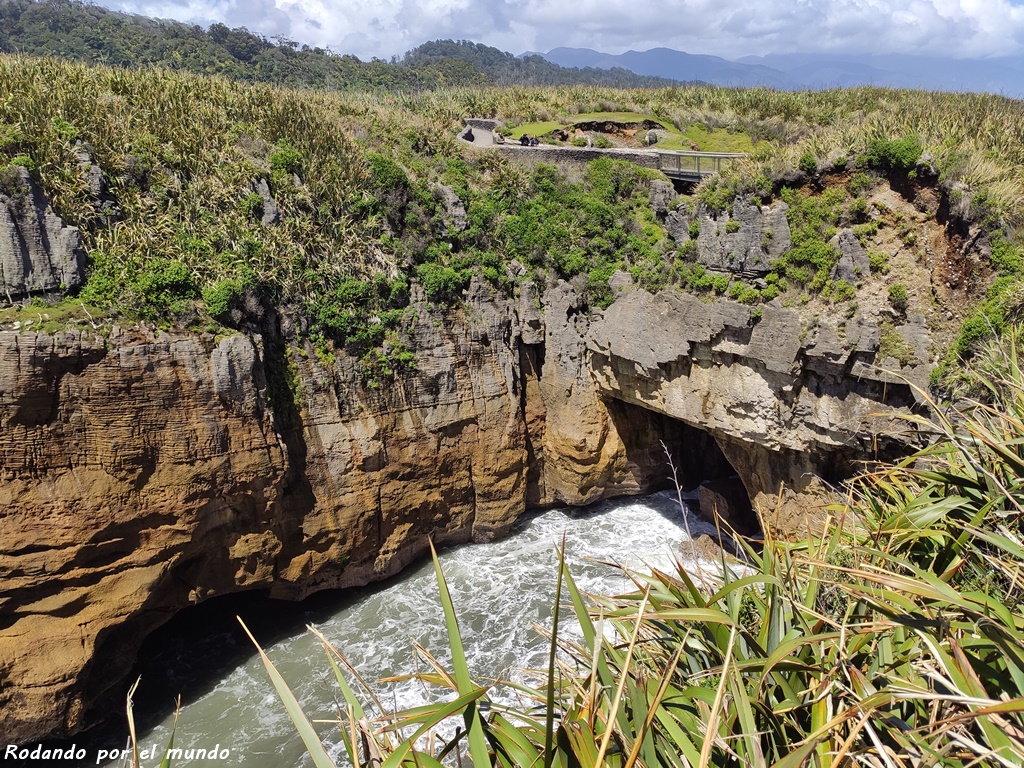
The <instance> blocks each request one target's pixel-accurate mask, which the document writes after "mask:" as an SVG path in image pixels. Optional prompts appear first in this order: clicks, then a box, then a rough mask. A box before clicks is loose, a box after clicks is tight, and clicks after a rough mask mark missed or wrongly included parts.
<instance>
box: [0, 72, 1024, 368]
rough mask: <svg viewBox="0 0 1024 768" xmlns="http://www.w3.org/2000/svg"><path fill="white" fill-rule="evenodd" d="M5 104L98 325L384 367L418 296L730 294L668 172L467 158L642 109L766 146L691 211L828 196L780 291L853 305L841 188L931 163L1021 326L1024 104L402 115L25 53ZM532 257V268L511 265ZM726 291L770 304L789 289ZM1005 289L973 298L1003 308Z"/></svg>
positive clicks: (5, 116) (929, 101)
mask: <svg viewBox="0 0 1024 768" xmlns="http://www.w3.org/2000/svg"><path fill="white" fill-rule="evenodd" d="M0 88H2V90H3V92H4V93H5V94H7V95H8V96H7V98H6V99H5V100H4V101H3V102H2V103H0V166H2V165H6V164H20V165H27V166H28V167H29V168H30V170H31V173H32V175H33V177H34V178H35V179H36V180H37V181H38V182H39V183H40V184H41V186H42V188H43V190H44V192H45V193H46V194H47V196H48V197H49V199H50V200H51V201H52V204H53V206H54V208H55V210H56V211H57V212H58V213H59V214H60V215H61V216H63V217H64V218H65V219H66V220H67V221H68V222H69V223H71V224H74V225H77V226H79V227H81V228H82V230H83V235H84V240H85V246H86V248H87V251H88V253H89V267H88V279H87V282H86V285H85V287H84V288H83V290H82V291H81V293H80V296H79V298H80V299H81V300H84V301H86V302H87V303H88V305H89V306H91V307H95V308H96V309H94V310H93V313H94V314H95V312H96V311H99V312H101V313H103V314H105V315H107V316H110V317H117V316H120V317H122V318H125V319H129V320H130V319H133V318H134V319H148V320H151V321H159V322H162V323H179V324H187V325H199V326H203V325H204V324H207V325H209V324H214V325H217V324H219V323H228V324H237V323H238V322H241V321H242V319H244V316H245V312H246V306H247V304H248V305H251V304H252V302H253V301H254V300H257V299H258V300H260V301H270V302H276V303H285V304H290V305H292V306H293V307H296V308H299V309H301V310H302V311H303V312H304V313H305V314H306V315H307V316H308V318H309V319H310V325H309V327H310V328H311V333H312V334H314V335H315V336H316V338H317V340H318V343H321V344H327V343H328V342H330V343H332V344H336V345H338V346H345V347H348V348H349V349H350V351H351V352H354V353H357V354H359V355H366V354H369V353H370V351H371V350H374V349H379V347H380V345H381V344H382V343H383V342H384V340H385V339H386V338H387V337H389V336H392V337H393V336H394V333H395V332H396V330H397V329H399V328H400V326H401V322H402V311H403V309H404V307H405V306H406V305H407V303H408V290H409V289H408V286H409V281H410V280H411V279H418V280H419V282H420V283H422V284H423V286H424V288H425V290H426V292H427V296H428V298H430V299H431V300H434V301H454V300H457V299H458V297H459V293H460V291H461V289H462V288H463V287H464V286H465V285H466V284H467V283H468V280H469V278H470V277H471V276H472V275H473V274H481V275H483V276H484V277H485V278H486V279H488V280H490V281H491V282H492V283H494V284H495V286H496V287H498V288H499V289H500V290H505V291H512V290H514V285H513V283H514V280H515V275H516V273H519V274H526V275H528V276H530V277H533V278H535V279H538V280H541V281H545V280H551V279H554V278H564V279H574V280H576V281H577V283H578V284H579V287H580V288H582V289H583V290H584V291H585V292H586V293H587V294H588V295H589V296H590V300H591V303H592V304H596V305H598V306H600V305H601V304H602V303H604V302H606V301H608V300H609V298H610V294H609V292H608V285H607V283H608V278H609V277H610V275H611V274H612V273H613V272H614V271H615V270H617V269H625V270H627V271H630V272H632V273H633V275H634V278H635V279H636V280H637V281H638V282H640V283H641V284H642V285H645V286H646V287H648V288H652V289H653V288H660V287H663V286H665V285H668V284H671V283H676V284H679V285H680V286H681V287H682V288H689V289H691V290H705V291H710V290H716V291H717V286H715V285H713V283H712V281H711V280H704V279H703V276H702V275H699V274H698V275H696V276H695V275H694V269H693V264H692V263H691V260H692V253H689V252H687V250H686V249H685V248H679V249H677V248H676V244H675V243H673V241H672V240H671V239H670V238H669V237H668V236H667V233H666V230H665V228H664V226H663V223H662V222H661V221H659V220H658V219H657V218H656V217H655V216H654V214H653V213H652V211H651V209H650V206H649V205H648V202H647V196H648V188H649V182H650V179H652V178H654V177H656V176H657V174H656V173H655V172H651V171H646V170H643V169H640V168H637V167H634V166H631V165H626V164H624V163H621V162H615V161H611V160H609V161H604V160H602V161H600V162H597V163H592V164H591V165H590V166H589V167H588V168H587V169H586V170H585V171H582V172H580V173H577V174H575V175H571V176H566V175H565V174H563V173H562V172H560V171H558V170H557V169H555V168H552V167H549V166H543V165H542V166H539V167H537V168H536V169H533V170H527V169H526V168H525V167H520V166H518V165H515V164H513V163H510V162H508V161H507V160H505V159H504V158H502V157H501V156H499V155H497V154H494V153H481V152H474V151H467V150H466V149H464V148H463V147H462V146H460V145H459V143H458V142H457V141H456V139H455V135H456V132H457V130H458V129H459V128H460V127H461V122H462V120H463V118H465V117H466V116H470V115H474V116H497V117H500V118H504V119H507V120H510V121H515V122H537V121H544V120H554V121H558V122H565V121H566V120H567V119H568V117H569V116H570V115H573V114H585V113H609V112H624V111H628V112H636V113H641V114H650V115H654V116H656V117H657V118H658V119H660V120H663V121H665V122H667V123H670V124H672V125H675V126H677V127H678V128H679V129H680V130H686V129H687V128H688V127H691V126H699V127H701V128H702V129H704V130H715V131H726V132H732V133H734V134H737V135H741V134H742V135H744V136H746V137H747V138H748V139H749V141H751V142H752V143H753V142H758V144H757V147H758V148H757V150H756V151H755V152H754V153H753V154H752V155H751V156H750V158H749V159H748V161H746V162H744V163H742V164H740V165H738V166H736V167H735V168H734V169H733V170H732V171H730V173H729V175H727V176H724V177H716V178H713V179H711V180H709V181H706V182H705V183H704V184H703V185H702V186H701V187H700V188H698V189H697V190H696V193H695V195H694V196H693V197H691V198H689V199H688V200H684V201H683V205H685V206H688V208H689V209H690V210H691V211H695V210H697V209H698V208H699V207H701V206H703V208H702V210H706V211H711V212H712V213H714V214H715V215H717V212H719V211H725V210H728V209H729V208H730V207H731V206H732V204H733V201H734V200H735V199H736V198H737V197H744V198H745V199H747V200H750V201H752V202H754V203H755V204H762V203H767V202H768V201H770V200H772V199H774V198H776V197H786V199H787V200H789V201H790V203H791V204H792V203H793V202H794V201H797V200H798V199H801V200H802V199H806V198H808V197H809V199H811V201H812V203H814V205H812V206H811V207H810V208H806V209H805V206H803V203H801V205H800V206H793V207H795V208H799V210H798V211H796V214H799V216H798V217H797V218H794V217H793V216H791V226H795V227H797V228H798V229H799V233H798V234H799V235H800V236H801V238H802V242H804V241H806V243H807V247H806V248H804V249H803V250H802V251H799V252H798V253H797V255H796V256H794V258H793V259H789V260H788V262H792V263H788V262H787V263H782V262H780V263H779V264H777V265H776V267H775V268H774V269H773V273H774V274H775V278H774V282H773V285H778V286H779V289H780V290H783V291H784V290H785V289H786V288H792V289H793V290H796V291H798V292H799V291H801V290H806V291H809V292H810V293H821V292H823V293H824V298H825V300H827V301H833V302H836V301H847V300H849V299H850V298H851V297H850V296H849V295H847V293H848V292H847V291H846V290H845V289H842V290H840V291H839V292H838V294H836V293H835V290H834V289H835V286H834V285H832V286H829V285H828V281H827V280H824V279H821V278H822V274H818V273H821V272H822V270H824V269H825V268H826V267H827V266H829V265H828V264H825V262H826V261H829V259H831V258H832V256H829V257H828V258H825V255H827V254H825V255H822V254H824V253H825V252H824V251H823V250H822V249H821V247H819V246H820V245H821V243H819V241H822V243H824V241H826V240H827V239H828V236H829V235H830V234H831V232H830V226H831V221H830V220H826V219H828V216H827V215H826V214H828V215H832V213H835V211H838V210H840V209H842V210H843V211H845V210H846V209H847V208H849V209H850V210H854V211H855V208H856V206H857V205H858V203H859V202H860V201H859V200H858V199H857V194H856V193H855V191H853V190H854V187H853V186H850V185H847V188H848V189H849V190H850V192H849V194H850V195H851V197H850V199H849V200H846V199H845V196H844V200H843V201H840V200H838V198H836V199H833V198H828V197H823V194H824V191H825V190H826V188H827V187H829V186H830V184H829V183H828V179H829V178H833V177H836V176H842V177H843V178H846V177H855V176H856V174H861V175H864V176H866V177H869V181H870V180H872V179H873V180H875V181H879V180H881V181H886V182H888V183H890V184H892V185H894V186H897V187H899V186H901V185H902V186H903V187H904V188H906V187H908V186H909V187H913V186H914V185H919V184H922V183H924V182H925V180H923V179H918V178H916V176H917V173H918V169H917V165H916V163H917V161H918V160H919V159H921V157H922V155H923V156H924V161H925V163H926V165H927V167H928V168H929V169H933V170H934V171H935V172H936V173H937V174H938V176H937V178H936V179H932V180H929V181H928V182H927V183H929V184H932V185H933V186H934V188H935V189H936V190H938V193H939V194H941V196H942V198H943V200H944V207H943V208H942V210H943V211H944V214H943V215H946V216H956V217H959V220H961V221H963V222H966V223H967V225H968V226H970V227H974V229H975V230H977V231H979V232H981V233H982V234H984V235H985V237H984V238H983V241H984V242H988V241H989V240H991V241H992V242H993V243H995V246H994V247H993V248H992V249H991V252H992V257H991V259H990V261H991V263H990V264H989V265H987V266H986V269H987V270H989V272H991V274H992V275H996V274H1001V275H1002V278H1003V280H1002V282H1001V283H999V286H1000V287H999V288H998V291H1000V292H1001V293H999V295H998V296H997V297H996V299H998V302H1002V303H1000V304H999V306H998V307H997V308H996V309H995V310H992V311H988V310H986V311H987V314H984V313H983V317H982V320H983V321H984V323H988V324H989V325H991V324H992V320H993V319H995V320H996V321H997V322H996V324H997V325H998V323H999V321H1000V318H1005V316H1006V314H1007V312H1008V311H1009V310H1008V307H1007V302H1006V296H1007V295H1009V293H1012V291H1011V289H1013V288H1014V287H1015V286H1016V285H1017V284H1018V283H1019V279H1018V273H1019V272H1020V269H1021V263H1020V262H1021V259H1020V252H1019V250H1018V248H1017V245H1016V241H1015V239H1014V238H1015V234H1014V232H1015V227H1016V226H1017V225H1018V224H1019V223H1020V222H1021V221H1022V217H1024V140H1022V136H1021V125H1020V121H1019V119H1018V117H1017V116H1018V114H1019V107H1020V104H1019V103H1018V102H1015V101H1012V100H1009V99H1004V98H1000V97H994V96H984V95H967V94H958V95H952V94H928V93H921V92H910V91H890V90H883V89H868V88H865V89H853V90H834V91H824V92H807V93H784V92H776V91H771V90H766V89H754V90H733V89H721V88H711V87H696V86H695V87H680V88H667V89H658V90H631V91H622V90H609V89H603V88H596V87H583V86H574V87H567V88H520V87H508V88H465V89H454V90H435V91H430V92H422V93H417V94H393V95H391V96H381V95H379V94H370V93H337V92H333V93H328V92H316V91H292V90H286V89H281V88H277V87H273V86H269V85H258V84H255V85H254V84H245V83H241V82H238V81H234V80H229V79H226V78H218V77H202V76H197V75H190V74H183V73H174V72H170V71H164V70H147V71H131V70H123V69H109V68H104V67H97V66H87V65H80V64H73V63H68V62H63V61H57V60H52V59H44V60H36V59H26V58H23V57H14V56H4V57H0ZM83 149H86V150H87V151H88V152H89V153H90V155H91V157H92V158H93V160H94V161H95V162H96V163H97V164H98V165H99V167H100V168H101V169H102V170H103V172H104V174H105V177H106V182H107V186H108V190H107V193H106V197H107V198H108V203H109V200H112V201H113V202H114V204H115V205H116V208H117V211H118V213H117V215H116V216H114V217H111V216H110V215H109V214H110V211H109V210H107V209H106V208H104V206H103V204H102V203H103V201H101V200H99V199H97V198H95V196H94V194H93V193H92V192H91V191H90V189H89V187H88V184H87V182H86V178H85V175H84V174H83V168H82V155H81V152H82V150H83ZM844 174H845V175H846V176H843V175H844ZM832 186H834V184H833V185H832ZM787 188H789V189H791V190H796V189H797V188H801V189H802V195H803V197H798V196H794V195H793V192H787V191H785V190H786V189H787ZM833 197H834V196H833ZM815 201H820V204H819V203H818V202H815ZM268 205H272V206H276V208H277V213H276V214H273V211H270V209H269V208H268V207H267V206H268ZM812 209H813V210H812ZM830 212H831V213H830ZM271 214H273V215H271ZM836 215H839V214H836ZM795 245H797V246H800V245H801V243H797V242H795ZM801 254H802V255H801ZM985 255H986V256H987V252H986V254H985ZM804 256H806V257H807V258H806V259H805V261H806V262H807V263H806V264H804V263H803V262H801V261H800V260H799V259H800V258H803V257H804ZM818 256H821V259H817V257H818ZM513 259H514V260H516V261H517V262H518V263H519V265H521V268H520V267H519V266H516V267H515V268H512V269H510V268H509V264H510V263H511V261H512V260H513ZM816 259H817V260H816ZM819 260H820V261H822V264H818V263H817V261H819ZM698 271H699V270H698ZM987 282H991V280H987ZM987 282H986V285H987ZM704 283H707V285H705V284H704ZM726 283H728V280H727V281H726ZM721 287H722V288H723V291H718V292H724V291H725V290H726V289H728V290H729V292H730V294H732V293H736V294H737V295H744V296H746V298H747V299H748V300H750V301H753V302H755V303H756V301H762V300H770V299H772V298H774V296H777V295H778V292H779V291H768V293H767V294H764V293H763V292H762V293H761V294H758V295H757V296H754V294H753V293H751V291H750V289H752V286H743V285H740V284H739V283H738V282H737V284H736V287H733V285H732V284H727V285H724V286H721ZM984 288H985V285H982V287H981V289H979V290H978V291H977V292H976V295H975V296H973V297H972V300H974V301H976V302H979V303H980V302H984V301H991V300H992V297H991V296H989V297H987V298H986V296H985V294H984ZM743 291H746V293H743ZM998 302H997V303H998ZM983 309H984V306H983ZM989 309H992V308H991V307H989ZM997 310H998V311H997ZM982 320H979V321H978V323H976V324H981V323H982ZM979 327H980V326H979ZM395 346H396V347H397V346H400V345H395ZM965 349H966V347H965Z"/></svg>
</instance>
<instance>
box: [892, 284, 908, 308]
mask: <svg viewBox="0 0 1024 768" xmlns="http://www.w3.org/2000/svg"><path fill="white" fill-rule="evenodd" d="M909 303H910V296H909V295H908V294H907V287H906V286H905V285H903V283H894V284H893V285H890V286H889V304H891V305H892V308H893V309H895V310H896V311H897V312H905V311H906V309H907V306H908V304H909Z"/></svg>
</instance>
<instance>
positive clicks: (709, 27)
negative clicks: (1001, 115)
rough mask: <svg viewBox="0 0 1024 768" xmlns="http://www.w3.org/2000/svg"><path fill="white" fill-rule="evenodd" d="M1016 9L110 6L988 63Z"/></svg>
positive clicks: (391, 1) (612, 1) (814, 3)
mask: <svg viewBox="0 0 1024 768" xmlns="http://www.w3.org/2000/svg"><path fill="white" fill-rule="evenodd" d="M1021 2H1022V0H761V2H760V3H751V2H749V0H661V2H643V1H642V0H641V1H640V2H638V1H637V0H572V1H571V2H567V1H566V0H207V1H206V2H203V1H202V0H110V1H109V2H102V4H103V5H107V6H109V7H112V8H117V9H119V10H126V11H130V12H134V13H141V14H144V15H147V16H157V17H162V18H174V19H181V20H183V21H191V22H196V23H200V24H208V23H210V22H213V21H221V22H224V23H226V24H228V25H230V26H245V27H248V28H249V29H251V30H252V31H254V32H259V33H260V34H263V35H266V36H268V37H272V36H275V35H284V36H285V37H288V38H291V39H294V40H298V41H299V42H302V43H309V44H311V45H319V46H322V47H330V48H331V49H332V50H334V51H337V52H339V53H354V54H356V55H357V56H360V57H363V58H368V57H370V56H380V57H383V58H388V57H390V56H392V55H394V54H399V55H400V54H402V53H404V52H405V51H406V50H408V49H410V48H413V47H415V46H416V45H419V44H420V43H422V42H424V41H426V40H432V39H437V38H449V37H450V38H456V39H471V40H474V41H477V42H484V43H488V44H490V45H495V46H497V47H499V48H502V49H503V50H510V51H513V52H515V53H518V52H520V51H523V50H541V51H546V50H549V49H550V48H553V47H557V46H575V47H586V48H596V49H599V50H604V51H606V52H608V53H619V52H622V51H625V50H627V49H630V48H632V49H635V50H644V49H646V48H652V47H657V46H666V47H670V48H677V49H680V50H686V51H688V52H690V53H712V54H717V55H721V56H727V57H738V56H743V55H746V54H765V53H770V52H777V53H788V52H798V51H799V52H821V51H836V52H846V53H922V54H930V55H938V56H956V57H965V56H992V55H1000V54H1020V53H1021V52H1022V51H1024V6H1022V5H1021Z"/></svg>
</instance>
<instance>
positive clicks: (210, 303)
mask: <svg viewBox="0 0 1024 768" xmlns="http://www.w3.org/2000/svg"><path fill="white" fill-rule="evenodd" d="M244 291H245V286H244V285H243V283H242V281H241V280H221V281H220V282H219V283H215V284H214V285H211V286H207V287H206V288H203V302H204V303H205V304H206V311H207V312H208V313H209V314H210V317H213V318H217V319H220V318H223V317H225V316H226V315H227V314H228V312H230V311H231V308H232V304H234V303H235V302H237V301H238V299H239V297H241V295H242V293H243V292H244Z"/></svg>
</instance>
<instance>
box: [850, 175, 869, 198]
mask: <svg viewBox="0 0 1024 768" xmlns="http://www.w3.org/2000/svg"><path fill="white" fill-rule="evenodd" d="M874 184H875V180H874V179H873V178H871V177H870V176H868V174H866V173H863V172H860V173H855V174H853V176H851V177H850V181H849V183H848V185H847V186H848V187H849V189H850V193H851V194H854V195H857V196H858V197H862V196H863V195H864V193H865V192H867V191H868V190H869V189H871V187H873V186H874Z"/></svg>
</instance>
